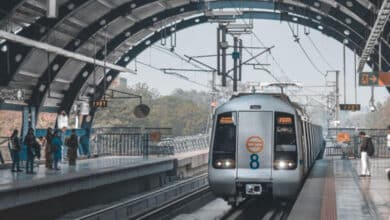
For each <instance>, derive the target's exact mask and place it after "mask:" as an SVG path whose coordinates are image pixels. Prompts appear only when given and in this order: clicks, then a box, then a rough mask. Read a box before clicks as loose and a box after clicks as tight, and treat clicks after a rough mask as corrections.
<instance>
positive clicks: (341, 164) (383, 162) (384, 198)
mask: <svg viewBox="0 0 390 220" xmlns="http://www.w3.org/2000/svg"><path fill="white" fill-rule="evenodd" d="M388 167H390V159H388V158H387V159H383V158H373V159H371V177H359V172H360V160H358V159H355V160H318V161H317V162H316V163H315V165H314V167H313V168H312V171H311V173H310V175H309V176H308V178H307V179H306V181H305V184H304V186H303V188H302V190H301V192H300V194H299V196H298V198H297V200H296V202H295V205H294V207H293V209H292V210H291V212H290V215H289V218H288V219H289V220H295V219H386V220H387V219H389V218H390V182H389V180H388V179H387V174H386V169H387V168H388Z"/></svg>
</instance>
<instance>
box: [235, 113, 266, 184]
mask: <svg viewBox="0 0 390 220" xmlns="http://www.w3.org/2000/svg"><path fill="white" fill-rule="evenodd" d="M238 121H239V123H238V141H237V181H238V182H251V181H253V182H258V181H259V180H269V179H271V178H272V171H271V170H272V149H273V147H272V146H273V129H272V128H273V112H239V117H238Z"/></svg>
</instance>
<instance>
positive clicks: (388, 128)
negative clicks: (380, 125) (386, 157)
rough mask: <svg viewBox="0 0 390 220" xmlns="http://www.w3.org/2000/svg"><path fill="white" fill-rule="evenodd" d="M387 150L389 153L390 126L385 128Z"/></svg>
mask: <svg viewBox="0 0 390 220" xmlns="http://www.w3.org/2000/svg"><path fill="white" fill-rule="evenodd" d="M387 150H388V151H389V152H390V125H389V126H387Z"/></svg>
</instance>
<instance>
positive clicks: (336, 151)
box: [325, 128, 390, 158]
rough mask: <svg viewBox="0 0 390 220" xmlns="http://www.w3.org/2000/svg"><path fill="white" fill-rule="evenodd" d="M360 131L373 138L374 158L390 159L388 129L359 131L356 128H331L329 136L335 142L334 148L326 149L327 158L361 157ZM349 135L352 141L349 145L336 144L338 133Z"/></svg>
mask: <svg viewBox="0 0 390 220" xmlns="http://www.w3.org/2000/svg"><path fill="white" fill-rule="evenodd" d="M360 131H364V132H365V133H366V134H367V135H369V136H371V138H372V142H373V144H374V147H375V153H374V155H373V156H372V157H377V158H390V151H389V150H388V148H387V146H386V145H387V137H386V133H387V130H386V129H359V130H356V129H354V128H337V129H336V128H331V129H329V130H328V136H329V137H331V140H332V141H333V146H331V147H326V148H325V156H329V157H334V156H340V157H342V158H347V157H355V158H357V157H360V149H359V143H360V139H359V135H358V133H359V132H360ZM341 132H343V133H348V134H349V135H350V139H351V141H350V142H349V143H336V137H337V134H338V133H341Z"/></svg>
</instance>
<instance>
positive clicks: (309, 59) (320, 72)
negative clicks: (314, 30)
mask: <svg viewBox="0 0 390 220" xmlns="http://www.w3.org/2000/svg"><path fill="white" fill-rule="evenodd" d="M287 24H288V27H289V28H290V30H291V32H292V33H293V35H294V29H293V28H292V27H291V25H290V23H289V22H287ZM294 37H295V42H297V44H298V45H299V47H300V48H301V50H302V52H303V54H304V55H305V56H306V58H307V60H308V61H309V62H310V64H311V65H312V66H313V67H314V69H315V70H316V71H317V72H318V73H319V74H321V75H322V76H324V77H325V75H326V74H324V73H323V72H322V71H321V70H320V69H319V68H318V66H317V65H316V64H315V63H314V61H313V60H312V59H311V58H310V56H309V54H308V53H307V52H306V50H305V48H303V46H302V44H301V42H300V41H299V38H298V37H296V36H294Z"/></svg>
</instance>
